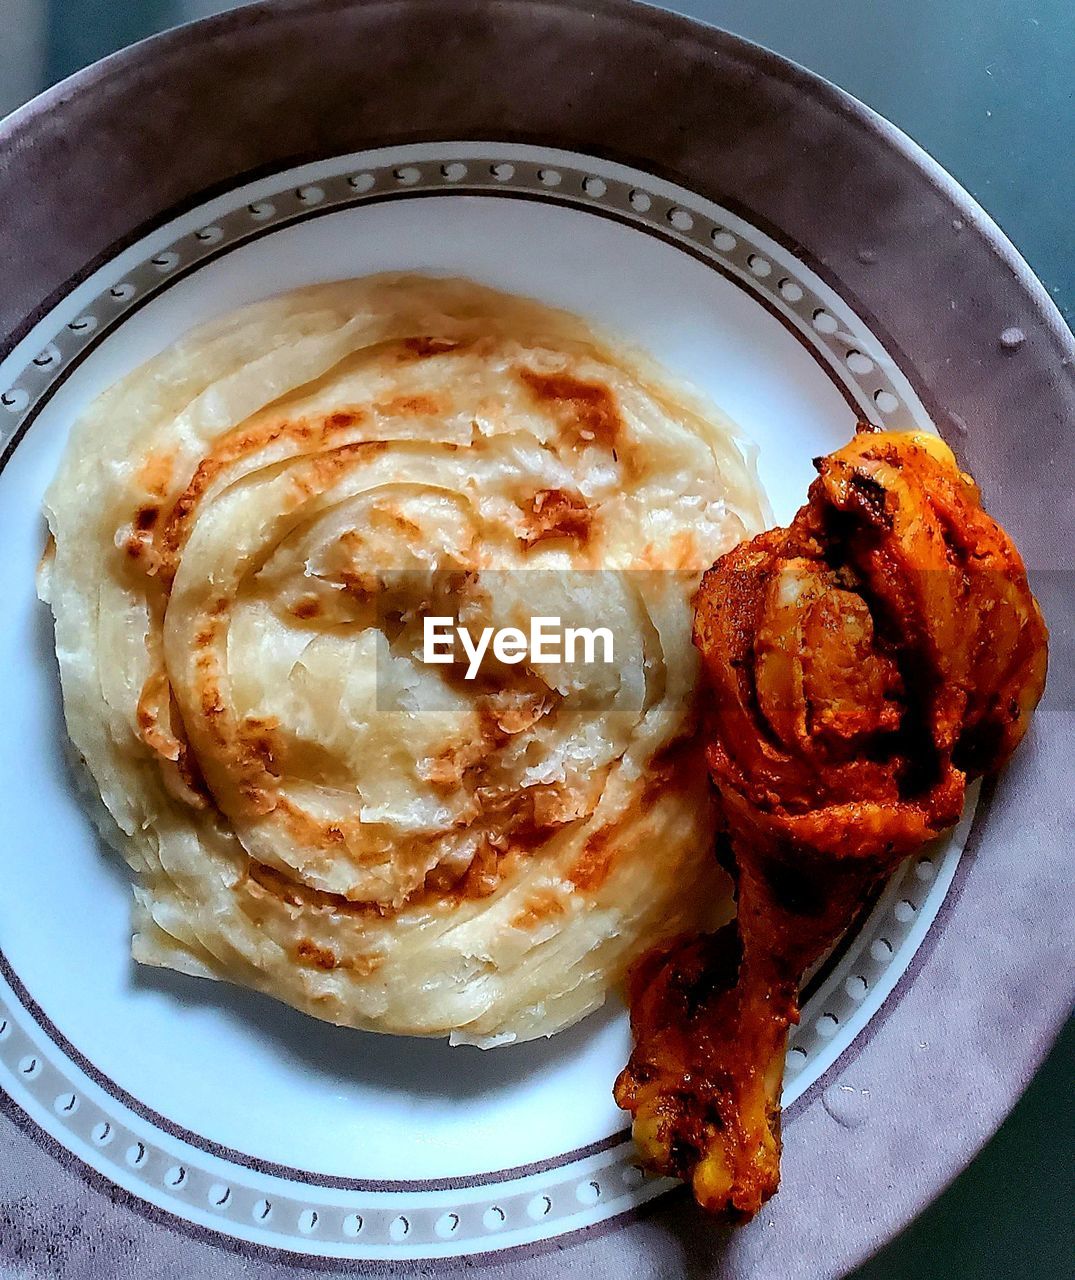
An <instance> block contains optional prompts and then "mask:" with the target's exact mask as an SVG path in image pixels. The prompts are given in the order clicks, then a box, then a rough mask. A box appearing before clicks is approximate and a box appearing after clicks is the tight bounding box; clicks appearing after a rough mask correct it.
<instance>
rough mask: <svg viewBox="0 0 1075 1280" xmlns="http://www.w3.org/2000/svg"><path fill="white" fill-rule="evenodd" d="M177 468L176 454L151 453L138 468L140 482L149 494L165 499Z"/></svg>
mask: <svg viewBox="0 0 1075 1280" xmlns="http://www.w3.org/2000/svg"><path fill="white" fill-rule="evenodd" d="M174 467H175V454H174V453H173V452H167V453H150V454H147V455H146V457H145V458H143V459H142V463H141V465H140V466H139V468H138V482H139V484H141V485H142V486H143V487H144V488H145V489H146V490H147V491H148V492H149V493H152V494H154V495H156V497H158V498H163V497H164V495H165V494H166V493H167V492H168V486H169V484H171V481H172V470H173V468H174Z"/></svg>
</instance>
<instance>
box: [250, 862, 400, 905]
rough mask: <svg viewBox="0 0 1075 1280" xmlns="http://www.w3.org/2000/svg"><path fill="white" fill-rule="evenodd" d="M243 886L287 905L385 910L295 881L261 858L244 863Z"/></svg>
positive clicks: (255, 894) (369, 903)
mask: <svg viewBox="0 0 1075 1280" xmlns="http://www.w3.org/2000/svg"><path fill="white" fill-rule="evenodd" d="M243 887H244V888H245V889H246V890H247V892H248V893H251V894H252V895H253V896H255V897H256V896H258V893H259V891H260V892H261V893H265V894H269V895H270V896H272V897H274V898H277V899H278V900H279V901H281V902H284V903H286V904H287V905H288V906H290V907H303V908H308V909H311V910H318V911H323V912H325V911H327V912H330V913H340V914H344V915H354V916H383V915H386V914H388V911H387V909H386V908H384V907H381V906H380V905H378V904H377V903H375V902H352V901H351V900H350V899H349V898H345V897H344V896H343V894H340V893H329V892H328V891H327V890H325V889H314V888H312V887H311V886H310V885H306V884H299V883H298V882H296V881H294V880H291V879H289V878H288V877H287V876H286V875H284V873H283V872H282V871H277V869H276V868H275V867H270V866H268V865H267V864H266V863H264V862H256V861H254V860H253V859H251V860H250V863H249V865H248V867H247V875H246V880H245V881H244V882H243Z"/></svg>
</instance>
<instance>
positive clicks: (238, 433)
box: [143, 409, 383, 572]
mask: <svg viewBox="0 0 1075 1280" xmlns="http://www.w3.org/2000/svg"><path fill="white" fill-rule="evenodd" d="M363 416H364V415H363V413H362V411H361V410H357V409H354V410H340V411H337V412H335V413H332V414H329V415H328V416H327V417H325V418H322V419H320V420H319V421H318V422H316V423H311V422H309V421H307V420H306V419H299V420H298V421H295V422H293V421H290V420H289V419H284V420H282V421H281V420H278V419H272V418H269V419H266V420H265V421H263V422H260V423H257V424H256V425H254V426H248V427H237V428H236V429H235V430H234V431H229V432H228V433H227V434H225V435H223V436H222V437H221V438H220V439H219V440H218V441H217V442H216V444H215V446H214V448H213V449H212V450H211V451H210V452H209V453H207V454H206V455H205V457H204V458H202V460H201V461H200V462H199V463H198V466H197V468H196V469H195V471H194V474H193V476H192V477H191V479H190V482H189V483H188V485H187V487H186V488H185V489H184V490H183V492H182V493H181V494H180V495H179V497H178V498H177V499H176V500H175V503H174V505H173V506H172V509H171V511H170V512H169V515H168V519H167V520H166V521H165V522H164V524H163V525H162V527H161V529H160V535H159V536H160V552H161V555H162V557H163V558H164V560H165V561H166V563H167V564H168V565H169V567H170V569H171V570H172V571H173V572H174V568H175V560H176V557H177V553H178V551H179V548H180V546H181V545H182V543H183V542H184V540H185V538H186V532H187V525H188V524H189V522H190V518H191V516H192V514H193V512H194V510H195V509H196V508H197V506H198V503H199V502H200V501H201V499H202V497H203V496H204V495H205V492H206V490H207V489H208V488H209V487H210V485H211V484H212V483H213V481H214V480H215V479H216V477H217V476H218V475H219V474H220V473H221V472H222V471H224V470H225V469H226V468H228V467H231V466H234V465H235V464H236V463H237V462H240V461H241V460H242V459H243V458H247V457H249V456H250V455H251V454H255V453H258V452H259V451H260V450H262V449H265V448H267V447H268V446H269V445H271V444H276V443H278V442H280V441H291V442H292V443H294V444H296V445H310V446H312V447H314V448H317V447H318V446H319V445H328V444H329V442H330V439H331V437H332V436H333V435H334V434H335V433H336V432H339V431H342V430H346V429H349V428H351V427H353V426H356V425H357V424H358V423H359V422H361V421H362V420H363ZM368 443H379V442H366V441H356V442H353V443H352V444H350V445H341V446H337V447H335V448H333V451H332V452H331V453H330V454H328V455H327V457H328V458H331V459H337V461H336V462H335V463H333V464H330V467H335V468H336V469H338V468H339V467H340V466H342V465H344V464H343V462H342V461H340V460H339V455H341V454H342V455H344V456H346V457H348V458H349V457H350V456H352V453H353V452H354V451H355V450H356V449H361V448H362V447H363V446H365V445H367V444H368ZM382 447H383V445H382ZM147 461H148V460H147ZM324 461H325V458H322V457H315V458H314V459H313V462H314V464H315V468H316V465H317V464H319V463H323V462H324ZM145 465H146V464H143V466H145ZM169 466H170V464H169ZM334 473H335V472H334V471H330V474H334ZM315 475H316V476H318V477H319V478H320V471H319V470H315Z"/></svg>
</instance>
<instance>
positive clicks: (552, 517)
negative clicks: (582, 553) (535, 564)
mask: <svg viewBox="0 0 1075 1280" xmlns="http://www.w3.org/2000/svg"><path fill="white" fill-rule="evenodd" d="M524 511H525V512H526V517H525V522H524V532H523V535H522V541H523V542H524V543H525V544H526V545H527V546H528V547H532V546H534V545H535V544H536V543H538V542H544V541H545V539H546V538H572V539H574V540H575V541H576V542H579V543H584V542H586V540H587V539H588V538H589V536H590V530H591V528H592V526H593V519H594V513H593V512H592V511H591V510H590V508H589V507H588V506H587V505H586V499H585V498H584V497H583V496H582V494H581V493H568V492H567V491H566V490H564V489H539V490H538V491H537V493H535V494H534V496H533V497H532V498H531V499H530V502H529V506H528V507H527V508H524Z"/></svg>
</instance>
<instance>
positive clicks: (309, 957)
mask: <svg viewBox="0 0 1075 1280" xmlns="http://www.w3.org/2000/svg"><path fill="white" fill-rule="evenodd" d="M295 959H296V960H299V961H305V962H306V963H307V964H309V965H312V966H313V967H314V968H315V969H326V970H328V969H335V968H336V965H337V960H336V953H335V951H331V950H329V948H328V947H319V946H318V945H317V943H316V942H314V940H313V939H312V938H300V939H299V941H298V944H297V945H296V947H295Z"/></svg>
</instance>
